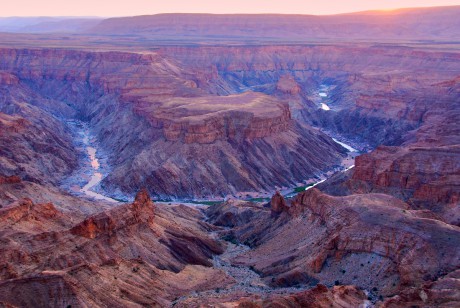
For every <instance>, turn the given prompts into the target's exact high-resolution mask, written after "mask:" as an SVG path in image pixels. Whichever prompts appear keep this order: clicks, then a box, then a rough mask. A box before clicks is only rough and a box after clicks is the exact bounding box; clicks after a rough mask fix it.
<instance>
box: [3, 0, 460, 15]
mask: <svg viewBox="0 0 460 308" xmlns="http://www.w3.org/2000/svg"><path fill="white" fill-rule="evenodd" d="M447 5H460V0H427V1H417V0H387V1H367V0H349V1H342V0H331V1H322V2H321V1H314V0H284V1H266V0H232V1H213V0H198V1H184V0H170V1H159V0H130V1H111V0H98V1H94V0H80V1H62V0H42V1H36V0H16V1H7V2H6V1H4V3H2V7H1V10H0V16H3V17H6V16H132V15H150V14H158V13H218V14H223V13H280V14H318V15H323V14H339V13H347V12H356V11H365V10H385V11H386V10H388V11H391V10H394V9H395V8H404V7H430V6H447Z"/></svg>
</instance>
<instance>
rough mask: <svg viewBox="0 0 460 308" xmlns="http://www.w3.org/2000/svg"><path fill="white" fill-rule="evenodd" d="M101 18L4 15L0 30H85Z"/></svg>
mask: <svg viewBox="0 0 460 308" xmlns="http://www.w3.org/2000/svg"><path fill="white" fill-rule="evenodd" d="M101 20H102V18H96V17H84V18H77V17H6V18H0V32H14V33H58V32H59V33H63V32H64V33H76V32H83V31H87V30H88V29H90V28H92V27H94V26H96V25H97V24H98V23H100V22H101Z"/></svg>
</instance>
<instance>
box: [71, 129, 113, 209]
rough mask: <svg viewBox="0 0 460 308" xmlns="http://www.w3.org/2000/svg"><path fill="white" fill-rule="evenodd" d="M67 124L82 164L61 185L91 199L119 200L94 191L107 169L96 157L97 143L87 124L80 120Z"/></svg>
mask: <svg viewBox="0 0 460 308" xmlns="http://www.w3.org/2000/svg"><path fill="white" fill-rule="evenodd" d="M68 124H69V127H70V128H71V129H72V131H73V133H74V135H75V143H76V146H77V150H79V152H80V156H81V161H82V166H81V168H80V169H78V170H77V171H76V172H74V173H73V174H72V176H71V177H70V178H69V179H68V180H67V181H66V183H64V185H63V186H64V187H65V188H67V189H68V190H70V191H72V192H74V193H76V194H84V195H86V196H87V197H90V198H91V199H96V200H104V201H108V202H119V201H117V200H115V199H112V198H110V197H107V196H104V195H102V194H100V193H98V192H96V191H95V188H97V186H98V185H99V183H100V182H101V181H102V180H103V179H104V177H105V175H106V174H107V171H106V170H104V168H103V167H102V165H103V164H101V162H100V160H99V158H98V153H97V145H96V142H95V141H94V139H92V138H91V136H90V130H89V127H88V125H87V124H86V123H83V122H80V121H72V122H68Z"/></svg>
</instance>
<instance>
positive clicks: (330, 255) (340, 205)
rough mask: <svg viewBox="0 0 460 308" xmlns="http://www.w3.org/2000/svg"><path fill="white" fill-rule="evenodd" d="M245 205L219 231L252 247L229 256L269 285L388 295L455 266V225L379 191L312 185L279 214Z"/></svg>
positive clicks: (411, 286) (432, 279) (424, 281)
mask: <svg viewBox="0 0 460 308" xmlns="http://www.w3.org/2000/svg"><path fill="white" fill-rule="evenodd" d="M248 210H249V209H248ZM218 211H221V212H222V213H225V211H226V208H225V207H221V208H220V209H219V210H218ZM252 211H253V214H252V219H251V221H250V222H248V223H244V222H241V223H239V224H237V225H235V226H234V227H233V228H232V229H231V230H229V231H227V233H229V234H231V235H232V236H233V238H234V239H236V240H238V241H240V242H244V243H249V244H251V246H253V247H254V249H252V250H250V251H248V252H246V253H243V254H240V255H239V256H237V257H235V258H234V259H233V262H234V264H240V265H242V264H245V265H248V266H249V265H251V266H253V267H254V268H255V270H256V271H258V272H259V273H261V275H262V277H265V278H264V279H265V281H267V283H270V284H271V285H274V286H290V285H297V284H299V285H309V284H313V285H314V284H316V283H318V282H319V283H324V284H345V285H346V284H353V285H356V286H358V287H360V288H363V289H366V290H369V291H371V293H372V294H373V296H378V295H382V296H391V295H393V294H397V293H398V292H400V291H399V290H402V289H405V288H409V289H410V288H418V287H421V286H422V285H423V284H425V283H427V282H430V281H435V280H436V279H438V278H440V277H443V276H444V275H446V274H448V273H450V272H452V271H454V270H455V269H456V268H457V267H458V266H459V264H458V257H459V255H458V254H459V251H458V249H452V244H453V243H454V242H456V241H458V240H459V239H460V230H458V228H457V227H454V226H452V225H449V224H446V223H444V222H442V221H440V220H439V219H438V217H437V216H436V215H435V214H433V213H431V212H429V211H417V210H410V207H409V205H408V204H406V203H404V202H402V201H400V200H398V199H396V198H394V197H391V196H388V195H385V194H363V195H350V196H346V197H333V196H329V195H326V194H324V193H321V192H320V191H319V190H317V189H316V188H312V189H310V190H308V191H306V192H303V193H300V194H299V195H298V196H297V197H296V198H295V199H294V200H293V201H292V202H291V204H290V206H289V209H288V211H289V213H290V214H291V215H290V216H284V217H283V219H278V220H274V218H270V215H269V213H267V212H266V211H265V210H262V209H257V208H252ZM242 212H244V211H242V210H240V213H242ZM211 217H219V216H218V215H216V213H214V214H213V216H211ZM249 226H251V227H249Z"/></svg>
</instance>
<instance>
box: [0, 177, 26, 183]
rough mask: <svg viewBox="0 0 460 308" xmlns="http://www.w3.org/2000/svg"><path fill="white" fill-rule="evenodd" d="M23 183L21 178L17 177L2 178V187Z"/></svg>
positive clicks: (0, 178) (0, 181)
mask: <svg viewBox="0 0 460 308" xmlns="http://www.w3.org/2000/svg"><path fill="white" fill-rule="evenodd" d="M16 183H21V178H20V177H18V176H17V175H12V176H0V185H2V184H16Z"/></svg>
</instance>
